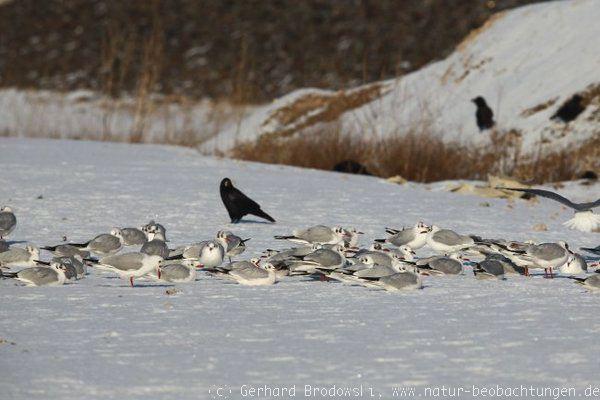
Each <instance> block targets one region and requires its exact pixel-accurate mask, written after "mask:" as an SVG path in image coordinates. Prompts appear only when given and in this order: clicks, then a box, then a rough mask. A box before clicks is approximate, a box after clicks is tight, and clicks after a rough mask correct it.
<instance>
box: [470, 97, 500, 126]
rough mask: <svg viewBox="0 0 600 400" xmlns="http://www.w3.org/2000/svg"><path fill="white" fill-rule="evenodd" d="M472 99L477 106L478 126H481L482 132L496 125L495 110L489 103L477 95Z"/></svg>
mask: <svg viewBox="0 0 600 400" xmlns="http://www.w3.org/2000/svg"><path fill="white" fill-rule="evenodd" d="M471 101H472V102H473V103H475V105H476V106H477V111H476V112H475V118H477V126H478V127H479V131H480V132H483V131H485V130H486V129H490V128H491V127H493V126H494V125H496V122H495V121H494V112H493V111H492V109H491V108H490V107H489V106H488V105H487V103H486V102H485V99H484V98H483V97H481V96H477V97H475V98H474V99H472V100H471Z"/></svg>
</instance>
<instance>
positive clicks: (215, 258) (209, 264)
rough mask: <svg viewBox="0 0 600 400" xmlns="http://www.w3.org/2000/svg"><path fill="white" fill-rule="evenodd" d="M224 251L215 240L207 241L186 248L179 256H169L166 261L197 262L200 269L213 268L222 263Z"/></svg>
mask: <svg viewBox="0 0 600 400" xmlns="http://www.w3.org/2000/svg"><path fill="white" fill-rule="evenodd" d="M224 258H225V249H224V248H223V246H222V245H221V243H219V242H218V241H217V240H207V241H203V242H200V243H196V244H192V245H190V246H186V247H185V248H184V249H183V252H182V253H181V254H179V255H175V256H169V257H168V258H167V260H180V259H184V260H197V261H198V263H199V264H200V265H201V267H202V268H213V267H216V266H219V265H221V264H222V263H223V259H224Z"/></svg>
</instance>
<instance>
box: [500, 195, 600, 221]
mask: <svg viewBox="0 0 600 400" xmlns="http://www.w3.org/2000/svg"><path fill="white" fill-rule="evenodd" d="M496 189H500V190H513V191H517V192H525V193H530V194H535V195H538V196H540V197H545V198H547V199H551V200H554V201H558V202H559V203H561V204H564V205H565V206H567V207H569V208H572V209H573V210H575V216H574V217H573V218H572V219H570V220H568V221H566V222H565V223H564V224H563V225H565V226H566V227H568V228H570V229H576V230H578V231H581V232H592V231H594V230H596V229H598V228H600V215H596V214H594V213H593V212H592V209H594V208H596V207H598V206H600V199H598V200H596V201H592V202H588V203H573V202H572V201H571V200H569V199H567V198H565V197H563V196H561V195H559V194H558V193H554V192H551V191H549V190H542V189H517V188H502V187H498V188H496Z"/></svg>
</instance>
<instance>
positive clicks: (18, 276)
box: [0, 262, 67, 286]
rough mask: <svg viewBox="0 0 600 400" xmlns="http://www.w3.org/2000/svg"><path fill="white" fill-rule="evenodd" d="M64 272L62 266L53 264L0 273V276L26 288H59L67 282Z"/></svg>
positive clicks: (64, 268)
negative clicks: (11, 279)
mask: <svg viewBox="0 0 600 400" xmlns="http://www.w3.org/2000/svg"><path fill="white" fill-rule="evenodd" d="M65 270H66V267H65V266H64V265H61V264H60V263H56V262H53V263H51V264H50V267H31V268H25V269H22V270H21V271H19V272H8V273H7V272H0V275H1V276H2V277H5V278H14V279H15V280H17V281H20V282H23V283H25V285H27V286H60V285H63V284H64V283H65V281H66V280H67V277H66V275H65Z"/></svg>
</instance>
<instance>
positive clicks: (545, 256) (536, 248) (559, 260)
mask: <svg viewBox="0 0 600 400" xmlns="http://www.w3.org/2000/svg"><path fill="white" fill-rule="evenodd" d="M513 253H515V254H517V255H518V256H520V257H519V258H520V259H521V260H524V261H529V263H530V264H529V265H528V266H527V270H526V273H525V275H529V271H528V269H529V268H538V269H542V268H543V269H544V276H546V277H550V278H553V277H554V275H553V272H552V270H553V268H559V267H561V266H562V265H564V264H565V263H566V262H567V260H568V259H569V255H570V254H571V253H570V251H569V246H568V245H567V244H566V243H565V242H563V241H558V242H556V243H541V244H537V245H535V244H532V245H529V246H527V248H526V249H525V250H524V251H523V250H521V251H513ZM509 258H511V257H509ZM511 260H512V258H511Z"/></svg>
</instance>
